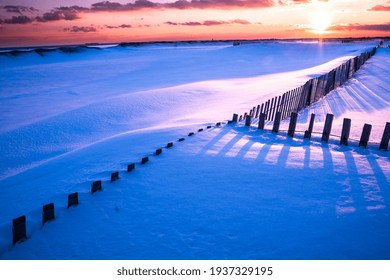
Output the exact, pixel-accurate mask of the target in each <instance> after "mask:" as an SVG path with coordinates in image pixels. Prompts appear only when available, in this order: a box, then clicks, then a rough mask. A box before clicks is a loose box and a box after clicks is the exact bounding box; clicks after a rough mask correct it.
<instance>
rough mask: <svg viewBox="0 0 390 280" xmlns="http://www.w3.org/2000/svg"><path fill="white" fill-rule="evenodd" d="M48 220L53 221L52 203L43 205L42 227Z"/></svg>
mask: <svg viewBox="0 0 390 280" xmlns="http://www.w3.org/2000/svg"><path fill="white" fill-rule="evenodd" d="M50 220H54V203H49V204H46V205H43V208H42V225H44V224H45V223H46V222H48V221H50Z"/></svg>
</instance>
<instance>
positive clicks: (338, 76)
mask: <svg viewBox="0 0 390 280" xmlns="http://www.w3.org/2000/svg"><path fill="white" fill-rule="evenodd" d="M382 44H383V41H381V42H380V43H379V44H378V46H376V47H374V48H373V49H372V50H371V51H370V52H365V53H362V54H361V55H360V56H356V57H354V58H352V59H350V60H348V61H347V62H345V63H343V64H342V65H340V66H339V67H337V68H335V69H333V70H331V71H330V72H329V73H327V74H325V75H322V76H320V77H317V78H314V79H311V80H309V81H307V82H306V83H305V85H303V86H301V87H299V88H296V89H294V90H291V91H288V92H286V93H284V94H283V95H281V96H278V97H274V98H272V99H270V100H268V101H266V102H264V103H263V104H261V105H257V108H256V107H253V109H251V110H250V112H249V114H248V113H246V112H245V114H244V116H242V115H241V116H240V117H239V118H238V115H237V114H233V119H232V120H231V121H228V124H231V123H235V124H236V123H237V122H241V121H242V120H245V126H251V122H252V118H259V122H258V129H261V130H266V129H265V121H266V120H271V121H274V123H273V127H272V132H273V133H278V132H279V131H280V130H279V128H280V122H281V120H282V119H285V118H287V117H288V116H289V115H290V124H289V129H288V136H290V137H294V134H295V132H298V131H295V127H296V123H297V118H298V114H297V112H299V111H301V110H302V109H304V108H305V107H307V106H309V105H310V104H312V103H314V102H316V101H318V100H319V99H320V98H323V97H324V96H326V95H327V94H328V93H329V92H330V91H331V90H333V89H335V88H337V87H339V86H341V85H343V84H344V83H345V82H346V81H347V80H348V79H350V78H351V77H352V75H353V74H354V73H355V72H356V71H357V70H359V69H360V67H361V66H362V65H363V64H364V63H365V62H366V61H367V60H368V59H369V58H370V57H371V56H373V55H374V54H375V52H376V49H377V48H378V47H379V46H381V45H382ZM314 118H315V115H314V114H312V115H311V118H310V123H309V128H308V130H306V131H305V132H304V138H307V139H309V140H310V139H311V134H312V133H318V132H313V124H314ZM332 122H333V115H332V114H327V116H326V121H325V126H324V129H323V132H322V137H321V141H325V142H326V143H328V140H329V137H330V136H335V135H331V128H332ZM215 126H217V127H219V126H221V122H217V123H216V124H215ZM211 127H212V126H210V125H209V126H207V129H210V128H211ZM350 127H351V120H350V119H344V122H343V129H342V134H341V136H340V145H348V138H349V131H350ZM371 128H372V126H371V125H370V124H365V125H364V127H363V131H362V135H361V138H360V141H359V147H360V146H364V147H365V148H367V145H368V143H369V137H370V133H371ZM202 131H204V129H203V128H200V129H199V130H198V132H202ZM193 135H194V132H190V133H189V134H188V136H193ZM389 138H390V123H389V122H387V123H386V126H385V130H384V132H383V136H382V140H381V143H380V146H379V150H381V149H384V150H385V151H387V150H388V142H389ZM184 140H185V138H179V139H178V140H177V141H178V142H182V141H184ZM171 147H173V142H169V143H168V144H167V145H166V146H165V147H164V148H171ZM161 153H162V148H159V149H157V150H156V151H155V153H154V155H155V156H158V155H160V154H161ZM148 161H149V157H148V156H146V157H143V158H142V159H141V162H140V164H146V163H147V162H148ZM135 166H136V165H135V163H131V164H129V165H128V166H127V172H131V171H133V170H134V169H135ZM118 179H119V171H115V172H112V173H111V179H110V182H111V183H112V182H115V181H116V180H118ZM102 189H103V187H102V180H97V181H94V182H92V186H91V194H94V193H95V192H98V191H101V190H102ZM78 204H79V196H78V192H74V193H71V194H69V195H68V204H67V206H68V207H67V208H68V209H69V208H70V207H74V206H77V205H78ZM54 219H55V206H54V203H49V204H46V205H43V207H42V226H43V225H45V223H47V222H49V221H51V220H54ZM26 228H27V227H26V216H25V215H22V216H20V217H17V218H15V219H13V220H12V244H13V245H15V244H17V243H19V242H23V241H25V240H27V238H28V235H27V230H26Z"/></svg>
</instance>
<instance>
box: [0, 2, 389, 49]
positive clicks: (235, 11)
mask: <svg viewBox="0 0 390 280" xmlns="http://www.w3.org/2000/svg"><path fill="white" fill-rule="evenodd" d="M366 36H390V1H389V0H377V1H376V0H363V1H356V0H294V1H293V0H115V1H112V2H111V1H103V2H99V1H96V0H84V1H81V0H64V1H56V0H37V1H35V0H0V47H13V46H15V47H16V46H38V45H59V44H79V43H95V42H96V43H109V42H123V41H126V42H137V41H156V40H158V41H160V40H163V41H170V40H211V39H215V40H220V39H270V38H281V39H283V38H313V37H324V38H325V37H332V38H333V37H366Z"/></svg>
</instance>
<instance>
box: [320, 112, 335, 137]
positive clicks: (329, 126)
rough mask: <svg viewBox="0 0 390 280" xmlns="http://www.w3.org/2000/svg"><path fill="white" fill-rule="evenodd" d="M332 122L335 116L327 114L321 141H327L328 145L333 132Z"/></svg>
mask: <svg viewBox="0 0 390 280" xmlns="http://www.w3.org/2000/svg"><path fill="white" fill-rule="evenodd" d="M332 122H333V115H332V114H326V119H325V125H324V130H323V132H322V137H321V141H325V142H326V143H328V141H329V136H330V132H331V130H332Z"/></svg>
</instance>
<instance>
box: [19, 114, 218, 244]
mask: <svg viewBox="0 0 390 280" xmlns="http://www.w3.org/2000/svg"><path fill="white" fill-rule="evenodd" d="M220 126H221V122H217V123H216V124H215V127H220ZM212 127H213V126H211V125H208V126H207V127H206V129H210V128H212ZM202 131H205V129H204V128H200V129H198V131H197V132H198V133H199V132H202ZM193 135H195V132H190V133H188V137H191V136H193ZM184 140H185V138H179V139H178V140H177V142H183V141H184ZM173 145H174V144H173V142H168V143H167V144H166V145H165V146H164V147H163V148H166V149H169V148H172V147H173ZM163 148H158V149H156V151H155V152H154V153H153V155H155V156H159V155H161V154H162V152H163ZM147 162H149V156H145V157H142V159H141V161H140V162H139V163H138V164H141V165H144V164H146V163H147ZM135 167H136V163H134V162H133V163H130V164H128V165H127V170H126V171H127V172H131V171H133V170H134V169H135ZM119 179H120V178H119V171H114V172H112V173H111V178H110V182H111V183H113V182H115V181H117V180H119ZM102 190H103V186H102V180H97V181H93V182H92V184H91V194H94V193H95V192H98V191H102ZM78 204H79V194H78V192H74V193H71V194H69V195H68V204H67V208H68V209H69V208H71V207H74V206H77V205H78ZM54 219H55V205H54V203H48V204H45V205H43V207H42V226H44V225H45V224H46V223H47V222H49V221H51V220H54ZM27 239H28V234H27V218H26V215H22V216H19V217H17V218H15V219H13V220H12V245H15V244H17V243H20V242H23V241H26V240H27Z"/></svg>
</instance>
